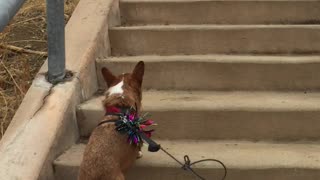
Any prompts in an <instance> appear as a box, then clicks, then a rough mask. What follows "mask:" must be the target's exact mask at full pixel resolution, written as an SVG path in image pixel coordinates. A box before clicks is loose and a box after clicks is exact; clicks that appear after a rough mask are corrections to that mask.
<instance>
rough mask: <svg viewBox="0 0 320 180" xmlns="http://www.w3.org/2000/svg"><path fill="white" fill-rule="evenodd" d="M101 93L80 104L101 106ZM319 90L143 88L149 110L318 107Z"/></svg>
mask: <svg viewBox="0 0 320 180" xmlns="http://www.w3.org/2000/svg"><path fill="white" fill-rule="evenodd" d="M102 98H103V96H98V97H93V98H92V99H90V100H88V101H86V102H84V103H83V104H81V105H80V106H79V107H80V108H81V109H97V108H99V109H102V104H101V100H102ZM319 103H320V93H319V92H261V91H256V92H250V91H248V92H245V91H230V92H223V91H155V90H150V91H145V92H144V93H143V107H144V110H145V111H149V110H181V109H184V110H214V109H215V110H256V111H268V110H271V111H273V110H274V111H277V110H279V111H283V110H287V111H290V110H291V111H298V110H302V111H303V110H309V111H318V110H320V106H319Z"/></svg>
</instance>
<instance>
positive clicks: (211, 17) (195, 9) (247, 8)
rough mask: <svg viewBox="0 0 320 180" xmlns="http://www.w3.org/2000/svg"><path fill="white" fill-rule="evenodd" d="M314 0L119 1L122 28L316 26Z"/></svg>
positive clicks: (317, 15) (316, 4)
mask: <svg viewBox="0 0 320 180" xmlns="http://www.w3.org/2000/svg"><path fill="white" fill-rule="evenodd" d="M319 9H320V2H319V1H317V0H294V1H292V0H250V1H248V0H228V1H223V0H165V1H163V0H121V1H120V10H121V16H122V22H123V24H125V25H137V24H315V23H319V22H320V13H319Z"/></svg>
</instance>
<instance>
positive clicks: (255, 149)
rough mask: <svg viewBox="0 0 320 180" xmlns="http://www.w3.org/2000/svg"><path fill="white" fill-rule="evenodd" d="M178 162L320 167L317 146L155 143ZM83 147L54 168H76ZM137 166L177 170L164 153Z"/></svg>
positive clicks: (59, 160)
mask: <svg viewBox="0 0 320 180" xmlns="http://www.w3.org/2000/svg"><path fill="white" fill-rule="evenodd" d="M158 143H160V144H161V145H162V146H163V148H164V149H166V150H167V151H169V152H170V153H172V154H173V155H174V156H176V157H177V158H178V159H179V160H181V161H183V159H182V158H183V156H184V155H186V154H188V155H189V157H190V159H191V161H196V160H200V159H204V158H214V159H219V160H221V161H222V162H224V163H225V165H226V166H227V167H228V168H229V169H273V168H287V169H289V168H310V169H319V168H320V163H319V161H320V145H317V144H303V143H302V144H274V143H267V142H258V143H257V142H249V141H183V140H180V141H167V140H162V141H158ZM84 148H85V144H77V145H74V146H73V147H71V148H70V149H69V150H67V151H66V152H65V153H64V154H62V155H61V156H60V157H58V158H57V159H56V160H55V161H54V164H55V165H67V166H79V165H80V162H81V159H82V158H81V157H82V154H83V151H84ZM146 151H147V150H146V147H145V146H144V148H143V152H144V156H143V158H142V159H139V160H138V161H137V163H136V166H140V167H179V165H178V164H177V163H176V162H175V161H174V160H172V159H170V158H169V157H168V156H167V155H166V154H165V153H163V152H157V153H150V152H146ZM197 168H221V167H220V166H219V165H218V164H216V163H204V164H202V165H198V166H197Z"/></svg>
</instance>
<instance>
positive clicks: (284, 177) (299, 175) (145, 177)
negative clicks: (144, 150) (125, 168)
mask: <svg viewBox="0 0 320 180" xmlns="http://www.w3.org/2000/svg"><path fill="white" fill-rule="evenodd" d="M212 153H214V152H212ZM191 158H192V157H191ZM142 160H143V159H142ZM227 166H228V165H227ZM217 167H218V165H217ZM78 169H79V167H78V166H63V165H55V170H56V179H58V180H60V179H61V180H62V179H68V180H77V175H78ZM195 171H196V172H198V173H199V174H201V175H202V176H204V177H206V178H207V179H221V178H222V176H223V171H222V169H198V168H195ZM319 178H320V171H319V170H317V169H314V170H312V169H296V168H284V169H233V168H229V169H228V175H227V179H228V180H257V179H259V180H270V179H272V180H301V179H303V180H318V179H319ZM127 179H128V180H137V179H139V180H150V179H153V180H167V179H170V180H181V179H184V180H194V179H195V178H194V177H193V176H192V175H191V174H190V173H189V172H187V171H183V170H182V169H181V168H178V167H134V168H133V169H132V170H131V171H129V172H128V174H127Z"/></svg>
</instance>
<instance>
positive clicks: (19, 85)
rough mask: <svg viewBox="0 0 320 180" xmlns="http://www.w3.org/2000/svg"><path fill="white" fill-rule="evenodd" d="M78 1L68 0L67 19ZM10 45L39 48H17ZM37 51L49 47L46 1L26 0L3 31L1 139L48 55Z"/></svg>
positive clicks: (0, 55) (0, 53) (0, 40)
mask: <svg viewBox="0 0 320 180" xmlns="http://www.w3.org/2000/svg"><path fill="white" fill-rule="evenodd" d="M78 2H79V0H65V20H66V22H67V21H68V19H69V18H70V16H71V14H72V12H73V10H74V8H75V7H76V5H77V3H78ZM11 46H14V47H13V48H15V47H18V48H23V49H25V50H32V51H37V52H36V53H25V52H21V51H16V50H13V49H12V47H11ZM38 51H39V52H43V53H45V52H46V51H47V34H46V12H45V1H44V0H27V1H26V2H25V4H24V5H23V7H22V8H21V9H20V11H19V12H18V14H17V15H16V16H15V17H14V19H13V20H12V21H11V23H10V24H9V26H7V27H6V29H5V30H4V31H3V32H2V33H0V139H1V137H2V136H3V134H4V132H5V130H6V128H7V127H8V125H9V123H10V121H11V119H12V117H13V115H14V113H15V111H16V110H17V108H18V107H19V105H20V103H21V101H22V99H23V97H24V95H25V93H26V92H27V91H28V88H29V87H30V85H31V83H32V80H33V78H34V76H35V75H36V73H37V72H38V70H39V68H40V67H41V66H42V64H43V62H44V61H45V59H46V55H43V53H38Z"/></svg>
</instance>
